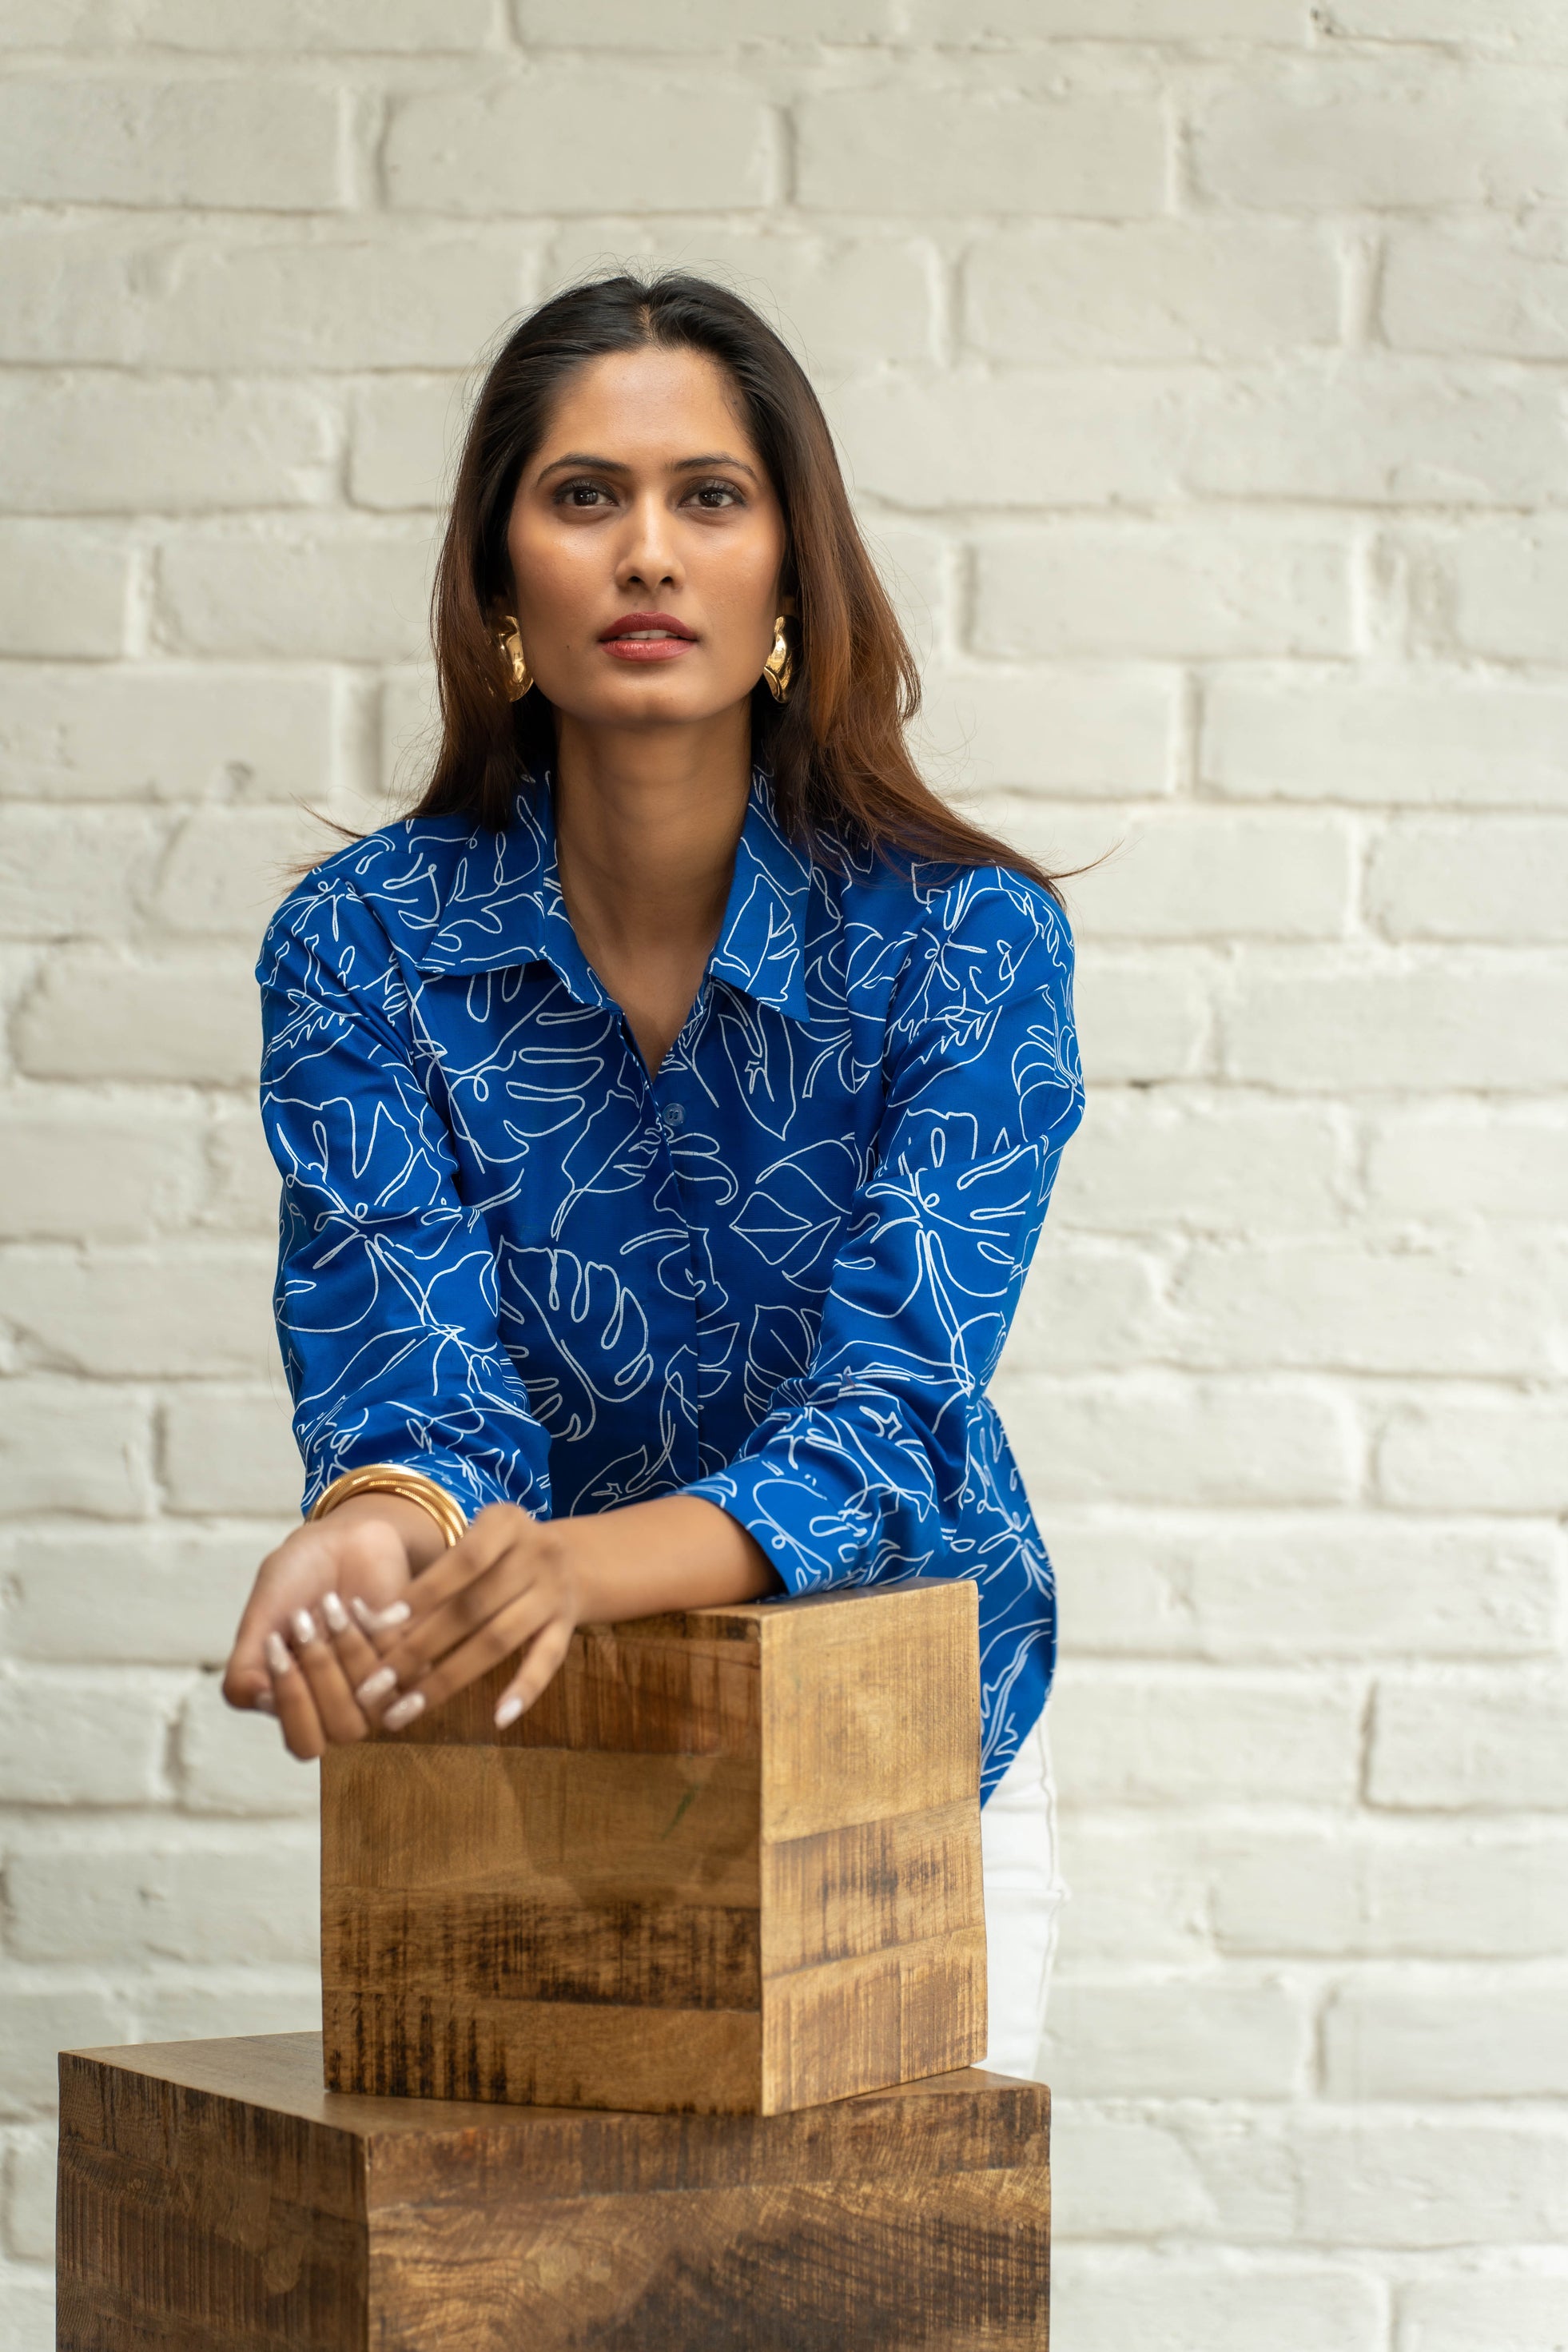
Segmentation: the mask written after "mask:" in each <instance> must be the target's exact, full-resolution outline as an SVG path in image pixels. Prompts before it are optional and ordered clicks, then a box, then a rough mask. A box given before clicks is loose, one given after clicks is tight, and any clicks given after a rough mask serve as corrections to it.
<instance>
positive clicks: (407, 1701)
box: [381, 1691, 425, 1731]
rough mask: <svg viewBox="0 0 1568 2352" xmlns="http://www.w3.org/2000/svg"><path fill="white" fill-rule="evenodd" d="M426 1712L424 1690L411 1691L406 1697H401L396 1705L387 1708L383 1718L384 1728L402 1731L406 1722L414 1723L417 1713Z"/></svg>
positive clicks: (385, 1729)
mask: <svg viewBox="0 0 1568 2352" xmlns="http://www.w3.org/2000/svg"><path fill="white" fill-rule="evenodd" d="M424 1712H425V1694H424V1692H423V1691H410V1692H409V1694H408V1696H407V1697H406V1698H400V1699H399V1700H398V1702H397V1705H396V1706H389V1707H388V1708H387V1710H386V1713H385V1714H384V1716H383V1717H382V1718H381V1723H382V1728H383V1730H384V1731H401V1730H402V1729H403V1727H404V1726H405V1724H409V1723H412V1722H413V1720H414V1718H415V1717H416V1715H423V1714H424Z"/></svg>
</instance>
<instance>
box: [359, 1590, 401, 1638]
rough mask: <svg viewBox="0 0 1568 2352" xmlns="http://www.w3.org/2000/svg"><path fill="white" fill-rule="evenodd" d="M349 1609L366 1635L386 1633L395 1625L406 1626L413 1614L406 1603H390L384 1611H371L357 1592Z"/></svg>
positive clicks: (367, 1603) (368, 1604)
mask: <svg viewBox="0 0 1568 2352" xmlns="http://www.w3.org/2000/svg"><path fill="white" fill-rule="evenodd" d="M349 1607H350V1608H351V1609H352V1610H353V1612H354V1616H355V1618H356V1619H357V1620H358V1622H359V1624H360V1627H361V1629H362V1630H363V1632H364V1633H390V1632H391V1630H392V1628H393V1627H394V1626H395V1625H406V1624H407V1622H408V1620H409V1619H410V1618H411V1617H412V1616H413V1614H414V1612H413V1610H412V1609H410V1607H409V1606H408V1603H407V1601H388V1603H387V1605H386V1607H385V1608H384V1609H373V1608H372V1607H371V1606H370V1603H369V1602H368V1601H362V1600H361V1599H360V1596H359V1594H358V1593H357V1592H356V1593H355V1594H354V1597H353V1600H352V1601H350V1602H349Z"/></svg>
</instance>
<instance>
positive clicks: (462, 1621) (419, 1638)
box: [382, 1555, 539, 1690]
mask: <svg viewBox="0 0 1568 2352" xmlns="http://www.w3.org/2000/svg"><path fill="white" fill-rule="evenodd" d="M538 1577H539V1564H538V1562H537V1561H531V1560H528V1559H516V1558H514V1557H511V1556H510V1555H509V1556H505V1557H503V1558H502V1559H499V1560H497V1561H495V1562H494V1563H493V1564H492V1565H491V1566H490V1567H489V1568H487V1569H485V1570H483V1571H482V1572H481V1573H480V1574H479V1576H478V1577H477V1578H476V1579H475V1580H474V1581H473V1583H471V1584H468V1585H465V1586H464V1588H463V1589H462V1591H460V1592H455V1593H454V1594H453V1595H452V1597H451V1599H450V1600H449V1601H447V1602H446V1603H445V1604H444V1606H442V1607H441V1608H439V1609H437V1611H436V1612H435V1613H434V1614H433V1615H432V1616H428V1617H424V1618H421V1619H420V1621H419V1622H417V1623H416V1624H414V1625H410V1626H409V1627H408V1628H407V1629H406V1631H405V1633H402V1634H401V1635H400V1636H399V1638H398V1639H397V1640H396V1641H395V1643H392V1645H391V1646H390V1647H389V1648H388V1649H387V1650H386V1652H385V1653H384V1656H383V1659H382V1667H383V1670H384V1671H385V1670H386V1669H387V1668H390V1669H391V1671H392V1672H393V1673H394V1674H395V1675H396V1677H397V1680H398V1681H399V1682H400V1683H401V1684H402V1685H403V1687H404V1689H405V1690H407V1689H409V1688H411V1687H412V1685H414V1684H415V1683H417V1682H420V1681H422V1680H423V1679H424V1677H425V1676H426V1675H427V1674H428V1673H429V1672H430V1669H431V1668H432V1666H434V1665H435V1664H436V1662H437V1659H438V1658H443V1657H445V1656H446V1654H447V1652H448V1651H449V1650H454V1649H456V1648H457V1647H458V1643H462V1642H466V1641H467V1640H468V1637H469V1635H470V1634H472V1633H477V1632H478V1631H479V1627H480V1626H481V1625H487V1624H489V1621H490V1619H491V1618H492V1617H494V1616H496V1615H497V1614H498V1613H499V1612H500V1611H501V1610H502V1609H505V1608H507V1607H508V1606H509V1605H510V1603H511V1602H512V1601H521V1599H522V1597H523V1595H524V1593H526V1592H528V1591H531V1590H532V1589H533V1587H534V1585H535V1584H536V1582H537V1581H538Z"/></svg>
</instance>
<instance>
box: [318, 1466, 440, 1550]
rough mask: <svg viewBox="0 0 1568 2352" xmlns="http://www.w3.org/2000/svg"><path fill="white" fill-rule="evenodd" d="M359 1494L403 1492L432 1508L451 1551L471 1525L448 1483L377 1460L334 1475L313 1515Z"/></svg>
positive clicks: (408, 1500)
mask: <svg viewBox="0 0 1568 2352" xmlns="http://www.w3.org/2000/svg"><path fill="white" fill-rule="evenodd" d="M355 1495H401V1496H402V1497H403V1499H404V1501H405V1503H417V1504H418V1506H419V1507H420V1509H421V1510H422V1511H428V1512H429V1514H430V1517H432V1518H433V1519H434V1520H435V1522H436V1525H437V1527H438V1528H440V1530H441V1533H442V1534H443V1535H444V1536H445V1537H446V1538H447V1550H448V1551H450V1549H451V1548H452V1546H453V1545H454V1544H455V1543H456V1542H457V1540H458V1537H459V1536H461V1535H463V1534H465V1533H466V1532H467V1529H468V1517H467V1514H466V1513H465V1511H464V1509H463V1507H462V1505H461V1504H460V1503H459V1502H458V1500H457V1499H456V1497H455V1496H451V1495H448V1494H447V1489H446V1488H445V1486H437V1484H436V1481H435V1479H434V1478H426V1475H425V1474H424V1472H423V1471H422V1470H404V1469H401V1468H400V1467H399V1466H398V1465H397V1464H396V1463H395V1462H373V1463H371V1464H370V1465H368V1466H367V1467H366V1468H365V1469H363V1470H345V1471H344V1472H343V1475H342V1477H341V1478H334V1479H333V1480H332V1483H331V1486H328V1487H327V1488H326V1489H325V1491H324V1492H323V1493H321V1494H320V1495H318V1496H317V1497H316V1500H315V1503H314V1504H313V1506H312V1507H311V1510H310V1517H311V1518H312V1519H322V1518H325V1517H326V1515H327V1513H328V1512H329V1511H335V1510H336V1509H337V1507H338V1505H339V1504H340V1503H346V1502H348V1501H350V1500H351V1498H352V1497H353V1496H355Z"/></svg>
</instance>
